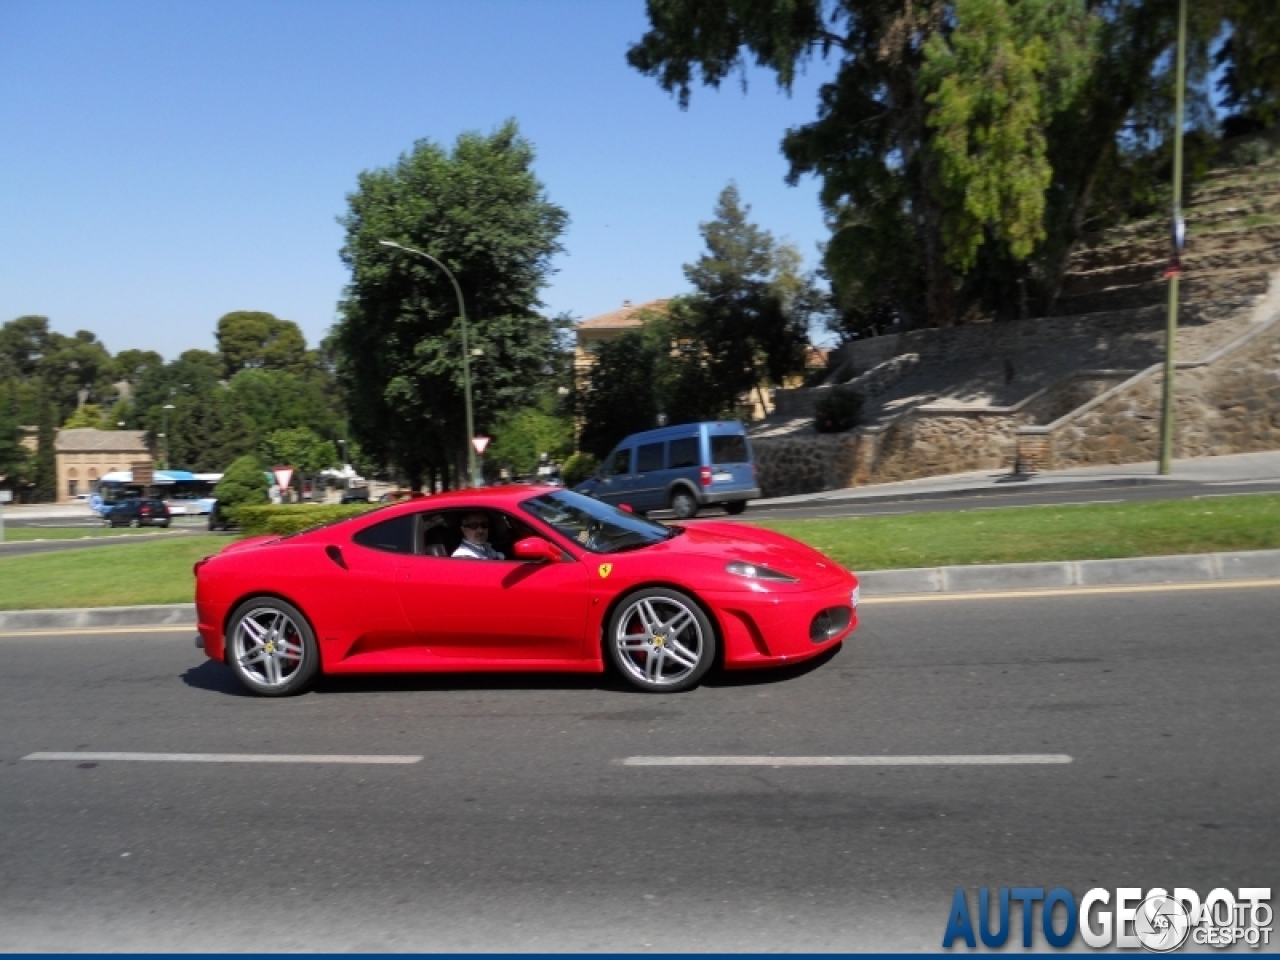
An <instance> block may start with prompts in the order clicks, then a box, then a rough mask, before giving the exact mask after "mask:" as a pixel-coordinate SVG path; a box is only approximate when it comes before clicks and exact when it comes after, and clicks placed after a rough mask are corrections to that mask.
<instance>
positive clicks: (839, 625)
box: [809, 607, 853, 643]
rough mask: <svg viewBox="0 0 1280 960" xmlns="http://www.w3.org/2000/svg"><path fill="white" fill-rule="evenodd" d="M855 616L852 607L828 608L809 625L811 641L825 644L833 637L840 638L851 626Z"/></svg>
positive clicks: (820, 612)
mask: <svg viewBox="0 0 1280 960" xmlns="http://www.w3.org/2000/svg"><path fill="white" fill-rule="evenodd" d="M852 616H853V610H852V609H851V608H850V607H827V609H825V610H822V611H819V613H818V615H817V616H816V617H814V618H813V622H812V623H810V624H809V639H810V640H812V641H813V642H814V643H825V642H826V641H827V640H830V639H831V638H832V637H835V636H839V635H840V634H841V633H842V632H844V629H845V628H846V627H847V626H849V620H850V618H851V617H852Z"/></svg>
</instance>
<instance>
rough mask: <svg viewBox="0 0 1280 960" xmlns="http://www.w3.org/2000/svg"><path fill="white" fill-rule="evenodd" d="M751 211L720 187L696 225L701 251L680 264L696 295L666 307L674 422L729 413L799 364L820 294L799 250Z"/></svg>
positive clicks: (662, 361)
mask: <svg viewBox="0 0 1280 960" xmlns="http://www.w3.org/2000/svg"><path fill="white" fill-rule="evenodd" d="M750 210H751V208H750V207H749V206H746V205H745V204H743V203H742V200H741V197H740V196H739V194H738V189H737V187H735V186H734V185H733V184H730V185H729V186H727V187H725V189H724V190H723V191H722V192H721V194H720V197H719V199H718V200H717V202H716V208H715V215H714V217H713V219H711V220H710V221H708V222H706V223H704V224H702V225H701V231H702V237H703V240H704V241H705V242H706V246H707V249H706V252H704V253H703V254H702V255H701V256H700V257H699V258H698V259H697V260H696V261H695V262H694V263H692V264H689V265H687V266H686V267H685V276H686V277H687V278H688V279H689V281H690V283H692V284H693V287H694V291H695V292H694V294H693V296H691V297H689V298H686V300H685V301H684V303H683V304H681V305H680V307H678V308H677V309H675V310H673V311H671V312H670V314H669V316H670V317H671V320H672V326H671V330H670V335H671V338H672V340H671V342H672V343H674V344H675V345H676V351H675V353H674V354H672V353H671V352H670V351H661V350H660V357H661V359H660V360H659V363H660V364H664V365H666V366H667V367H668V368H669V369H671V371H672V375H671V376H667V377H664V378H663V379H664V380H665V381H666V382H667V383H668V390H669V393H670V398H669V405H670V406H671V407H672V408H676V409H675V410H674V413H675V418H676V419H675V422H679V421H680V420H684V419H693V420H696V419H702V418H705V417H709V416H716V415H718V414H720V413H722V412H726V411H728V410H731V409H733V407H734V405H735V404H736V402H737V401H738V398H739V397H740V396H741V395H742V394H745V393H747V392H749V391H752V390H755V391H757V392H759V391H761V390H762V388H763V386H764V385H765V384H766V383H768V382H772V383H775V384H777V383H781V382H782V380H783V379H784V378H785V377H786V376H788V375H789V374H792V373H795V372H799V371H802V370H803V369H804V349H805V346H806V345H807V343H808V325H809V317H810V313H811V311H812V309H813V307H814V306H815V305H816V303H817V302H818V294H817V291H816V290H815V289H814V287H813V282H812V280H811V279H809V278H807V277H806V276H805V275H804V274H802V273H801V271H800V255H799V252H798V251H797V250H795V248H794V247H788V246H785V245H784V246H780V245H778V244H777V243H776V242H775V241H774V239H773V236H772V235H771V234H770V233H769V232H768V231H767V230H763V229H761V228H760V227H758V226H756V225H755V224H753V223H751V222H750V221H749V220H748V219H747V215H748V214H749V213H750ZM681 308H683V309H681ZM668 357H673V358H674V364H673V363H672V362H671V361H669V360H668ZM694 398H696V399H694ZM690 399H693V400H694V402H693V403H689V400H690ZM672 412H673V411H672V410H668V413H669V414H671V413H672Z"/></svg>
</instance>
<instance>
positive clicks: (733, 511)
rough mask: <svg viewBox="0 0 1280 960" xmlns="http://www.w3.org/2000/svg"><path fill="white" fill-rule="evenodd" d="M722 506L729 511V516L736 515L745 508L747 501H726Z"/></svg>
mask: <svg viewBox="0 0 1280 960" xmlns="http://www.w3.org/2000/svg"><path fill="white" fill-rule="evenodd" d="M724 508H725V509H726V510H728V511H729V516H731V517H736V516H738V514H740V513H742V511H744V510H746V509H747V501H745V500H735V501H733V503H726V504H725V505H724Z"/></svg>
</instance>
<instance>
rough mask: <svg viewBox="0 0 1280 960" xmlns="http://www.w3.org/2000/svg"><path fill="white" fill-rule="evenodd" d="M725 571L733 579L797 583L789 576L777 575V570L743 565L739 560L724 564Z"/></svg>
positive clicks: (754, 565)
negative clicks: (743, 578) (731, 575)
mask: <svg viewBox="0 0 1280 960" xmlns="http://www.w3.org/2000/svg"><path fill="white" fill-rule="evenodd" d="M725 570H727V571H729V573H732V574H733V575H734V576H735V577H746V578H747V579H748V580H776V581H777V582H779V583H799V582H800V580H799V578H797V577H793V576H790V575H789V574H785V573H779V572H778V571H777V570H770V569H769V568H768V567H762V566H760V564H758V563H744V562H743V561H741V560H734V561H733V562H731V563H728V564H725Z"/></svg>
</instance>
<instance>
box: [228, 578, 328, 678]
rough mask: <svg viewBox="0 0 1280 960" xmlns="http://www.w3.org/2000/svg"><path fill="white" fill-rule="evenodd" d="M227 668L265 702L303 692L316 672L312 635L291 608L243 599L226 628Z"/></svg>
mask: <svg viewBox="0 0 1280 960" xmlns="http://www.w3.org/2000/svg"><path fill="white" fill-rule="evenodd" d="M227 639H228V643H227V653H228V656H227V663H228V664H230V665H231V669H232V671H233V672H234V673H235V675H236V678H237V679H238V680H239V681H240V682H241V683H242V684H244V686H245V687H246V688H247V689H248V690H249V691H250V692H251V693H256V694H259V695H260V696H264V697H285V696H289V695H290V694H295V693H301V692H302V691H304V690H305V689H306V688H307V687H308V686H310V684H311V681H312V680H313V679H314V678H315V675H316V672H317V671H318V670H319V669H320V652H319V648H318V647H317V646H316V635H315V632H314V631H313V630H312V629H311V625H310V624H309V623H307V618H306V617H304V616H303V615H302V612H301V611H300V610H298V608H297V607H295V606H294V605H293V604H291V603H286V602H285V601H284V600H277V599H276V598H275V597H258V598H256V599H253V600H246V601H245V602H244V603H243V604H241V605H240V607H239V608H238V609H237V610H236V612H235V613H234V614H233V615H232V617H231V621H230V624H229V625H228V628H227Z"/></svg>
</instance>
